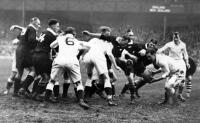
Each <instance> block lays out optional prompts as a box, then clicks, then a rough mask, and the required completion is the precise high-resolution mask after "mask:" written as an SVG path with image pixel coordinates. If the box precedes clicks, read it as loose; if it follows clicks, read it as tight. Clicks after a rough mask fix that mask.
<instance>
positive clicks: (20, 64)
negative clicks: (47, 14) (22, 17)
mask: <svg viewBox="0 0 200 123" xmlns="http://www.w3.org/2000/svg"><path fill="white" fill-rule="evenodd" d="M39 27H40V20H39V18H37V17H33V18H31V20H30V24H29V25H28V27H27V30H26V32H25V34H24V36H23V38H22V40H21V41H20V44H19V46H18V47H17V50H16V67H17V70H18V74H17V77H16V79H15V84H14V95H17V93H18V90H19V88H20V83H21V77H22V75H23V71H24V68H29V74H28V75H27V77H26V79H25V80H24V82H23V85H22V87H21V89H20V91H19V93H20V94H22V95H27V94H28V87H29V85H30V84H31V83H32V81H33V80H34V77H35V71H34V68H33V63H32V56H33V51H34V49H35V47H36V44H37V42H38V41H37V37H36V33H37V30H38V29H39Z"/></svg>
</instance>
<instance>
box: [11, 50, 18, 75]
mask: <svg viewBox="0 0 200 123" xmlns="http://www.w3.org/2000/svg"><path fill="white" fill-rule="evenodd" d="M11 70H12V71H13V72H17V67H16V52H14V54H13V57H12V68H11Z"/></svg>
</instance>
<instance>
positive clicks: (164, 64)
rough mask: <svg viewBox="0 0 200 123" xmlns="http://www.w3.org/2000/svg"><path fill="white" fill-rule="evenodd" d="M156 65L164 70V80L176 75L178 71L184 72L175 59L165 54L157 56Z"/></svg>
mask: <svg viewBox="0 0 200 123" xmlns="http://www.w3.org/2000/svg"><path fill="white" fill-rule="evenodd" d="M156 65H158V66H159V67H160V68H161V69H162V70H163V72H164V73H163V75H162V77H163V78H165V77H166V76H168V75H169V74H173V73H176V72H177V71H178V70H182V69H181V68H180V67H179V65H178V64H177V62H176V60H175V59H173V58H171V57H169V56H166V55H164V54H156Z"/></svg>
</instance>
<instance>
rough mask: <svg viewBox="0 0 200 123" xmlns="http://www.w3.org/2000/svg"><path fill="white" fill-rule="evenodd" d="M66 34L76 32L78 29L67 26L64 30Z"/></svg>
mask: <svg viewBox="0 0 200 123" xmlns="http://www.w3.org/2000/svg"><path fill="white" fill-rule="evenodd" d="M64 32H65V34H73V35H74V34H76V29H75V28H74V27H67V28H66V29H65V30H64Z"/></svg>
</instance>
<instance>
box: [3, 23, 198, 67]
mask: <svg viewBox="0 0 200 123" xmlns="http://www.w3.org/2000/svg"><path fill="white" fill-rule="evenodd" d="M130 28H131V29H133V32H134V35H135V36H136V37H137V42H147V41H149V40H150V39H152V38H154V39H157V40H158V42H159V46H160V47H162V46H163V45H164V44H165V43H167V42H169V41H171V40H172V38H171V36H172V33H173V32H175V31H178V32H179V33H180V36H181V40H182V41H183V42H185V43H186V44H187V51H188V54H189V56H191V57H192V58H193V59H194V60H195V61H196V62H197V63H198V64H199V63H200V58H199V56H200V25H193V26H191V25H190V26H178V27H174V26H173V27H167V28H166V34H165V39H164V34H163V32H164V31H163V27H155V26H154V27H150V26H149V27H147V26H145V27H142V26H137V27H136V26H131V25H124V26H121V27H114V26H113V27H112V34H113V35H117V36H122V35H124V34H125V33H126V31H127V29H130ZM41 30H42V29H41ZM81 31H82V30H77V32H81ZM16 35H17V34H16V33H13V32H12V33H11V32H10V31H9V27H8V28H7V29H6V30H1V31H0V55H11V54H12V52H13V48H12V40H13V39H14V38H15V37H16ZM78 36H79V37H80V36H81V35H80V34H79V35H78Z"/></svg>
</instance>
